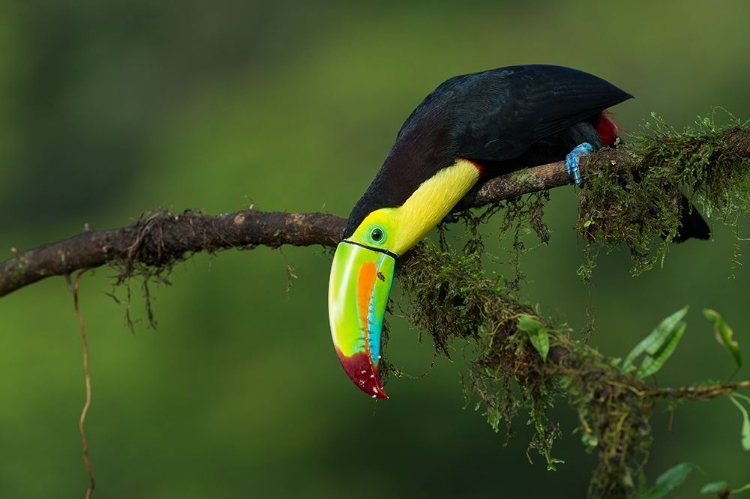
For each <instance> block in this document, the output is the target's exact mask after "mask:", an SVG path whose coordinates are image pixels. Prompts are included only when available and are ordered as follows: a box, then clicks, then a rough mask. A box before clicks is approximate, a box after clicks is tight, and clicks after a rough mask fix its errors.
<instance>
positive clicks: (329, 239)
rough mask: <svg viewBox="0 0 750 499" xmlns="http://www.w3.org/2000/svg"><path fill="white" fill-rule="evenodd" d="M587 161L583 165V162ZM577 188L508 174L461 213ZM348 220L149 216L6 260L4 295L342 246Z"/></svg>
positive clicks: (0, 280)
mask: <svg viewBox="0 0 750 499" xmlns="http://www.w3.org/2000/svg"><path fill="white" fill-rule="evenodd" d="M583 163H584V162H583V161H582V164H583ZM568 183H570V179H569V178H568V175H567V173H566V171H565V162H562V161H561V162H557V163H550V164H547V165H542V166H538V167H535V168H530V169H526V170H521V171H517V172H513V173H510V174H507V175H502V176H499V177H496V178H493V179H490V180H488V181H487V182H484V183H483V184H481V185H480V186H478V187H477V188H475V189H474V190H472V191H471V192H470V193H469V194H467V195H466V197H465V198H464V199H463V200H462V202H461V204H460V205H459V206H458V207H457V208H456V210H457V211H460V210H466V209H469V208H472V207H477V206H482V205H485V204H489V203H492V202H497V201H502V200H503V199H509V198H513V197H517V196H520V195H522V194H526V193H530V192H536V191H540V190H544V189H549V188H552V187H558V186H561V185H566V184H568ZM345 224H346V220H345V219H343V218H341V217H338V216H336V215H331V214H325V213H281V212H263V211H258V210H253V209H252V208H251V209H248V210H243V211H239V212H236V213H226V214H222V215H213V216H212V215H202V214H199V213H193V212H191V211H186V212H184V213H182V214H175V213H171V212H168V211H165V212H155V213H150V214H145V215H144V216H142V217H141V219H140V220H138V222H136V223H135V224H134V225H131V226H129V227H123V228H119V229H108V230H87V231H85V232H83V233H81V234H78V235H76V236H73V237H71V238H70V239H65V240H63V241H60V242H57V243H52V244H47V245H44V246H40V247H38V248H34V249H31V250H28V251H25V252H23V253H21V254H19V255H17V256H15V257H13V258H10V259H8V260H5V261H3V262H0V296H5V295H7V294H9V293H11V292H13V291H15V290H17V289H20V288H22V287H24V286H28V285H29V284H33V283H35V282H37V281H40V280H42V279H44V278H46V277H51V276H59V275H68V274H70V273H71V272H73V271H75V270H79V269H85V268H95V267H100V266H102V265H105V264H109V263H111V264H115V265H121V266H123V267H124V275H128V274H129V272H130V271H132V269H133V268H134V267H135V266H137V265H139V264H140V265H146V266H150V267H156V268H166V267H170V266H171V265H173V264H174V263H176V262H178V261H181V260H183V259H185V258H186V257H187V256H188V255H190V254H193V253H198V252H201V251H208V252H213V251H218V250H223V249H229V248H252V247H254V246H258V245H263V246H269V247H271V248H278V247H280V246H283V245H287V244H288V245H292V246H312V245H317V244H320V245H323V246H329V247H333V246H335V245H336V244H337V243H338V241H339V239H340V236H341V233H342V232H343V230H344V225H345Z"/></svg>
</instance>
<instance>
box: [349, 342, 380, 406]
mask: <svg viewBox="0 0 750 499" xmlns="http://www.w3.org/2000/svg"><path fill="white" fill-rule="evenodd" d="M337 353H338V354H339V359H340V360H341V365H342V366H344V370H345V371H346V374H347V375H348V376H349V379H351V380H352V382H353V383H354V384H355V385H356V387H357V388H359V389H360V390H362V391H363V392H365V393H366V394H367V395H369V396H371V397H372V398H374V399H387V398H388V395H387V394H386V393H385V390H383V385H382V384H381V383H380V376H379V374H378V369H377V367H376V366H374V365H373V364H372V361H371V360H370V358H369V356H368V355H366V354H365V353H363V352H358V353H355V354H354V355H352V356H351V357H347V356H345V355H343V354H341V352H340V351H338V352H337Z"/></svg>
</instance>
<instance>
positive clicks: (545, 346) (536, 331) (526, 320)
mask: <svg viewBox="0 0 750 499" xmlns="http://www.w3.org/2000/svg"><path fill="white" fill-rule="evenodd" d="M518 329H520V330H521V331H524V332H525V333H526V334H528V335H529V340H530V341H531V345H532V346H533V347H534V349H535V350H536V351H537V352H539V355H541V356H542V360H543V361H545V362H546V361H547V354H548V353H549V335H548V334H547V328H546V327H544V324H542V323H541V322H539V321H538V320H537V319H535V318H533V317H532V316H530V315H522V316H521V318H520V319H519V320H518Z"/></svg>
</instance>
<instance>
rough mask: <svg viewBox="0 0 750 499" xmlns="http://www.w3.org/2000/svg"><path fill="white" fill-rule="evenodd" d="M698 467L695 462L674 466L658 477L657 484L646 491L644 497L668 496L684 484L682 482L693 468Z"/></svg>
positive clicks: (646, 498)
mask: <svg viewBox="0 0 750 499" xmlns="http://www.w3.org/2000/svg"><path fill="white" fill-rule="evenodd" d="M697 469H698V466H697V465H695V464H693V463H680V464H678V465H677V466H673V467H672V468H670V469H668V470H667V471H665V472H664V473H662V474H661V476H660V477H659V478H657V479H656V485H654V486H653V487H652V488H651V489H650V490H649V491H648V492H646V494H645V495H644V496H643V499H660V498H662V497H666V496H667V494H669V493H670V492H672V491H673V490H674V489H676V488H677V487H679V486H680V485H682V482H684V481H685V479H686V478H687V477H688V475H690V473H692V472H693V470H697Z"/></svg>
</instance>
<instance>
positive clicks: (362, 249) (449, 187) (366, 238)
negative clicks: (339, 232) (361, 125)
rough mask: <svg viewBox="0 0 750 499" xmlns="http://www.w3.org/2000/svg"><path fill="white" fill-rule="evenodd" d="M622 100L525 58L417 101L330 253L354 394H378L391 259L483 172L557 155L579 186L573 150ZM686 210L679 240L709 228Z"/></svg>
mask: <svg viewBox="0 0 750 499" xmlns="http://www.w3.org/2000/svg"><path fill="white" fill-rule="evenodd" d="M631 97H632V96H631V95H630V94H628V93H626V92H624V91H622V90H620V89H619V88H617V87H616V86H614V85H612V84H610V83H608V82H606V81H604V80H602V79H601V78H598V77H596V76H593V75H590V74H588V73H584V72H582V71H578V70H575V69H570V68H565V67H560V66H547V65H526V66H512V67H505V68H499V69H493V70H490V71H484V72H481V73H474V74H468V75H463V76H456V77H454V78H451V79H449V80H447V81H446V82H444V83H443V84H441V85H440V86H439V87H437V89H435V90H434V91H433V92H432V93H431V94H430V95H428V96H427V97H426V98H425V99H424V101H422V103H421V104H420V105H419V106H418V107H417V108H416V109H415V110H414V112H412V114H411V116H409V118H408V119H407V120H406V122H405V123H404V125H403V126H402V127H401V130H400V131H399V133H398V136H397V137H396V143H395V144H394V145H393V147H392V148H391V150H390V152H389V153H388V155H387V157H386V158H385V162H384V163H383V166H382V167H381V168H380V171H378V173H377V175H376V176H375V179H374V180H373V182H372V184H370V186H369V187H368V189H367V191H365V193H364V195H363V196H362V198H361V199H360V200H359V201H358V202H357V204H356V205H355V206H354V209H353V210H352V212H351V215H350V216H349V220H348V222H347V225H346V229H345V230H344V234H343V237H342V241H341V242H340V243H339V245H338V247H337V249H336V254H335V256H334V259H333V266H332V269H331V276H330V282H329V293H328V309H329V320H330V325H331V333H332V336H333V343H334V346H335V347H336V353H337V354H338V356H339V359H340V360H341V364H342V365H343V366H344V369H345V370H346V373H347V374H348V375H349V377H350V378H351V379H352V381H353V382H354V383H355V384H356V385H357V386H358V387H359V388H360V389H361V390H362V391H364V392H365V393H367V394H368V395H371V396H372V397H376V398H386V394H385V392H384V391H383V387H382V385H381V382H380V377H379V374H378V360H379V359H380V333H381V328H382V324H383V316H384V314H385V308H386V305H387V303H388V295H389V293H390V289H391V283H392V281H393V271H394V266H395V263H396V258H398V257H399V256H401V255H403V254H404V252H406V251H407V250H408V249H409V248H411V247H412V246H413V245H414V244H416V243H417V242H418V241H419V240H420V239H422V238H423V237H424V236H425V235H426V234H427V232H428V231H429V230H430V229H432V228H433V227H435V226H436V225H437V224H438V223H439V222H440V221H441V220H442V219H443V218H444V217H445V216H446V215H447V214H448V213H449V212H450V211H451V209H452V208H453V207H454V206H455V205H456V203H458V201H459V200H460V199H461V198H462V197H463V196H464V195H465V194H466V193H467V192H468V191H469V189H471V187H472V186H474V184H475V183H476V182H477V181H478V180H479V179H480V178H481V177H482V176H494V175H497V174H499V173H504V172H508V171H510V170H511V169H514V168H519V167H525V166H535V165H539V164H544V163H550V162H554V161H559V160H562V159H564V158H566V159H567V163H568V167H569V172H570V173H571V176H573V177H574V180H575V181H576V183H579V182H580V180H579V177H578V171H577V162H578V154H585V153H586V152H588V151H592V150H596V149H599V148H601V147H603V146H612V145H614V143H615V139H616V138H617V133H618V128H617V125H616V124H615V123H614V121H613V120H612V119H611V117H610V116H609V115H608V114H607V113H605V112H604V110H605V109H607V108H608V107H610V106H614V105H616V104H619V103H621V102H623V101H625V100H627V99H629V98H631ZM571 151H573V152H571ZM685 216H687V217H691V220H689V221H688V220H686V221H684V222H683V228H682V231H681V234H680V237H681V238H683V239H684V238H687V237H701V238H707V237H708V226H707V225H706V224H705V222H704V221H703V220H702V218H700V215H698V214H697V212H695V211H694V210H690V205H689V204H687V210H686V212H685ZM696 217H697V219H698V220H697V221H696ZM691 231H692V233H691Z"/></svg>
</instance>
